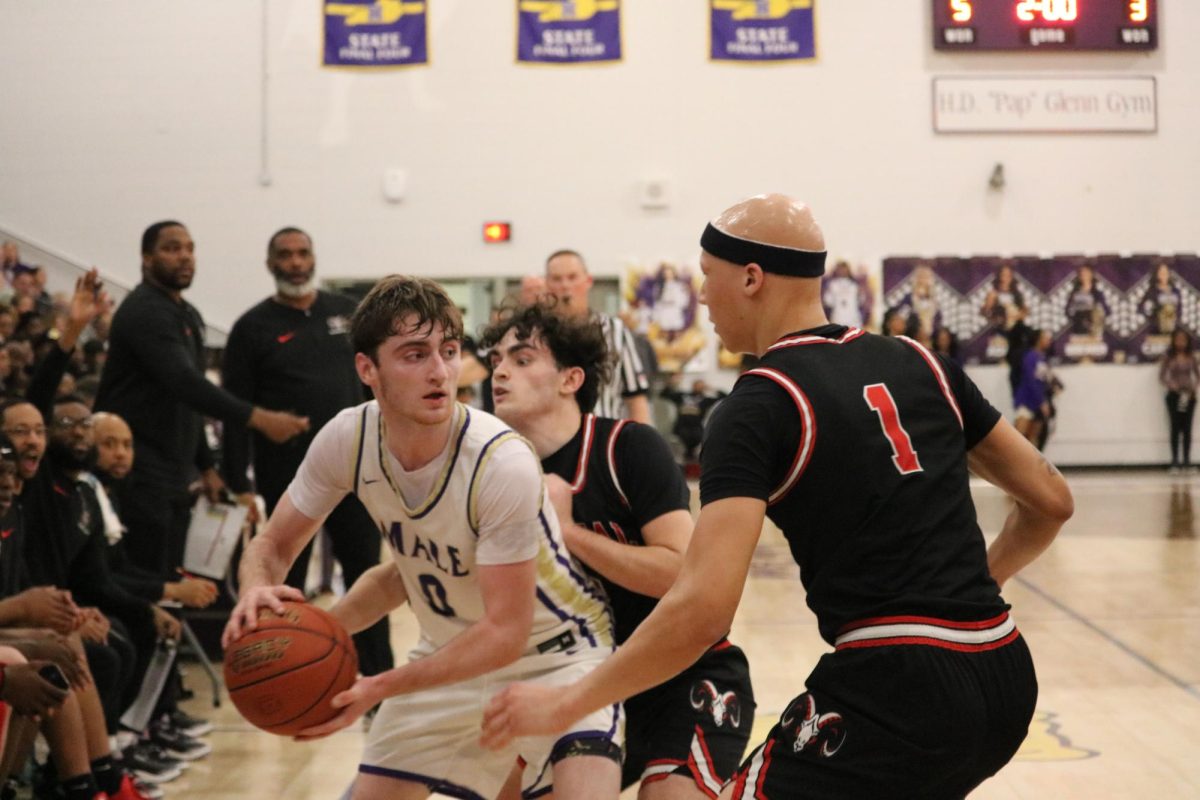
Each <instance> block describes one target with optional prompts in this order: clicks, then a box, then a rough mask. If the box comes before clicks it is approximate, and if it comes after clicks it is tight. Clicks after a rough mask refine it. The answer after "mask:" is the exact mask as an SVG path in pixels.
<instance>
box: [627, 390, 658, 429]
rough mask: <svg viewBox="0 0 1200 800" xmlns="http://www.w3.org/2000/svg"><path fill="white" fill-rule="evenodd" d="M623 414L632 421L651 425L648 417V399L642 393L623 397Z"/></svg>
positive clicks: (651, 422)
mask: <svg viewBox="0 0 1200 800" xmlns="http://www.w3.org/2000/svg"><path fill="white" fill-rule="evenodd" d="M625 414H626V415H627V416H628V417H629V419H631V420H633V421H634V422H641V423H643V424H645V425H653V424H654V423H653V421H652V420H651V419H650V400H649V399H648V398H647V397H646V395H644V394H635V395H631V396H629V397H626V398H625Z"/></svg>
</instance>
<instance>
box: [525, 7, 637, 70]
mask: <svg viewBox="0 0 1200 800" xmlns="http://www.w3.org/2000/svg"><path fill="white" fill-rule="evenodd" d="M620 60H621V0H517V61H518V62H523V63H528V64H590V63H597V62H605V61H620Z"/></svg>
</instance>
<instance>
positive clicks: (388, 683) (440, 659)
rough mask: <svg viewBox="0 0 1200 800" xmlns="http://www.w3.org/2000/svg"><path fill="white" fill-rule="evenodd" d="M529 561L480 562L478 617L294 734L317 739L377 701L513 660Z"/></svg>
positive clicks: (526, 603)
mask: <svg viewBox="0 0 1200 800" xmlns="http://www.w3.org/2000/svg"><path fill="white" fill-rule="evenodd" d="M536 574H537V573H536V568H535V566H534V562H533V560H532V559H531V560H528V561H522V562H519V563H516V564H496V565H479V566H477V567H476V575H477V577H478V581H479V590H480V592H481V593H482V595H483V605H484V614H483V617H482V618H481V619H479V620H477V621H476V622H474V623H473V624H472V625H471V626H470V627H468V628H467V629H466V630H464V631H463V632H462V633H460V634H459V635H458V636H455V637H454V638H453V639H451V640H450V641H449V642H447V643H446V644H444V645H443V646H441V647H439V648H438V649H437V650H435V651H434V652H433V653H432V654H430V655H428V656H426V657H425V658H418V659H414V660H412V661H410V662H408V663H407V664H405V665H404V666H402V667H397V668H395V669H391V670H388V671H387V672H382V673H380V674H378V675H373V676H371V677H364V678H359V679H358V681H357V682H356V683H355V684H354V686H352V687H350V688H349V689H347V690H346V691H344V692H342V693H340V694H338V695H336V696H334V698H333V700H332V701H331V702H332V704H333V707H334V708H340V709H342V711H341V713H340V714H338V715H337V716H336V717H334V718H333V719H331V720H330V721H329V722H326V723H324V724H322V725H316V726H314V727H312V728H308V729H307V730H305V731H302V732H301V733H300V735H299V736H297V737H296V738H297V739H300V740H309V739H320V738H322V737H324V736H328V735H329V734H331V733H336V732H337V731H339V730H341V729H342V728H345V727H347V726H348V725H351V724H352V723H353V722H354V721H355V720H356V719H358V718H359V717H361V716H362V715H363V714H364V713H366V711H367V709H369V708H371V707H372V706H374V705H375V704H376V703H378V702H379V701H381V700H383V699H385V698H388V697H392V696H394V695H398V694H406V693H408V692H415V691H419V690H421V689H430V688H433V687H436V686H445V685H446V684H450V683H458V682H460V681H465V680H469V679H471V678H475V677H478V676H480V675H483V674H485V673H488V672H492V671H493V670H496V669H499V668H500V667H503V666H505V665H506V664H510V663H512V662H513V661H516V660H517V659H518V658H519V657H520V656H521V653H523V652H524V650H525V647H526V645H527V643H528V641H529V630H530V627H531V626H532V624H533V603H534V595H535V587H536Z"/></svg>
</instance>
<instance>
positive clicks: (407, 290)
mask: <svg viewBox="0 0 1200 800" xmlns="http://www.w3.org/2000/svg"><path fill="white" fill-rule="evenodd" d="M410 316H412V317H416V327H417V328H418V329H421V328H429V329H430V330H432V329H433V326H434V324H440V325H441V326H442V330H443V331H445V335H446V338H447V339H451V340H453V339H462V337H463V321H462V313H461V312H460V311H459V310H458V306H456V305H454V301H452V300H451V299H450V297H449V295H447V294H446V290H445V289H443V288H442V287H441V286H439V285H438V284H437V283H435V282H434V281H431V280H429V279H428V278H415V277H412V276H410V275H388V276H387V277H386V278H381V279H380V280H379V283H377V284H375V285H374V286H373V287H371V291H369V292H367V296H366V297H364V298H363V299H362V302H361V303H359V304H358V308H356V309H355V310H354V316H353V317H352V318H351V320H350V340H351V341H352V342H353V343H354V351H355V352H356V353H365V354H366V355H367V356H369V357H370V358H371V360H372V361H374V362H376V363H379V345H381V344H383V342H384V341H385V340H386V339H387V338H388V337H389V336H395V335H396V334H397V333H399V332H400V326H401V324H403V322H404V320H405V319H406V318H408V317H410Z"/></svg>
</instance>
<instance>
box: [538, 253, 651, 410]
mask: <svg viewBox="0 0 1200 800" xmlns="http://www.w3.org/2000/svg"><path fill="white" fill-rule="evenodd" d="M593 282H594V281H593V279H592V276H591V275H590V274H588V269H587V264H585V263H584V261H583V256H581V255H579V253H577V252H575V251H574V250H558V251H555V252H554V253H551V254H550V257H549V258H547V259H546V287H547V289H548V290H549V292H550V294H552V295H554V296H555V297H556V298H557V299H558V303H559V304H558V306H557V308H558V310H559V312H560V313H562V314H565V315H566V316H568V317H579V318H584V317H588V316H592V317H595V318H597V319H599V320H600V324H601V325H602V326H603V327H604V335H605V337H606V338H607V340H608V346H609V351H610V352H613V353H616V354H617V358H618V364H617V369H616V373H615V376H614V380H613V381H611V382H610V383H609V385H607V386H605V387H604V389H603V391H602V392H601V393H600V399H599V400H598V401H597V402H596V413H597V414H598V415H600V416H604V417H614V418H618V419H619V418H621V417H628V418H629V419H632V420H634V421H635V422H643V423H646V424H647V425H649V424H652V423H651V419H650V401H649V398H648V395H649V392H650V383H649V381H648V380H647V378H646V370H645V367H644V366H643V365H642V360H641V358H640V357H639V356H638V351H637V343H636V342H635V341H634V338H633V334H632V333H631V332H630V330H629V328H627V327H626V326H625V323H623V322H621V320H619V319H617V318H616V317H613V316H611V315H609V314H604V313H601V312H599V311H592V310H591V307H590V305H589V294H590V292H591V289H592V283H593Z"/></svg>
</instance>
